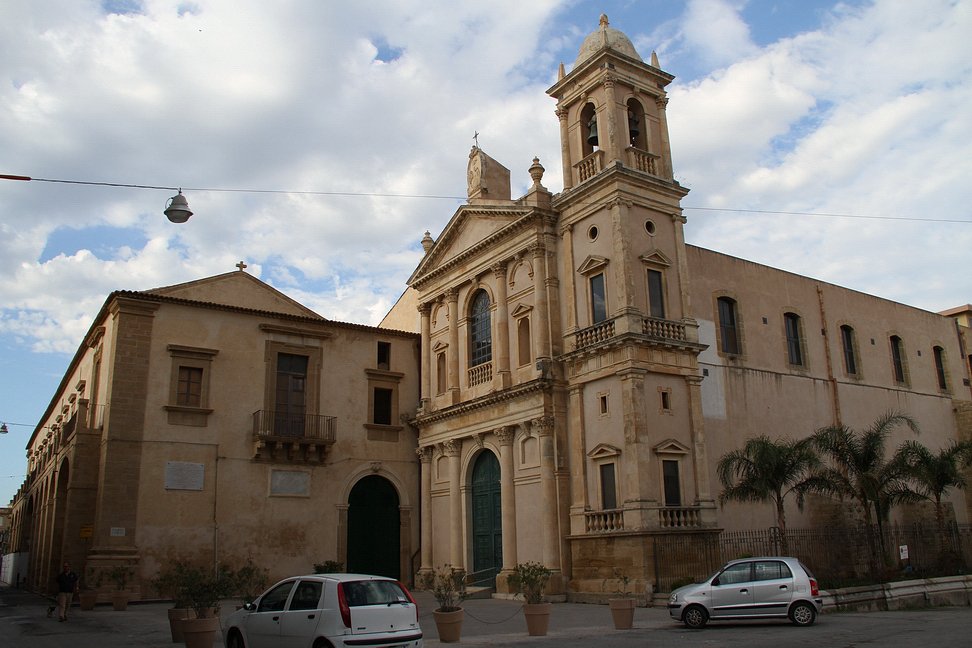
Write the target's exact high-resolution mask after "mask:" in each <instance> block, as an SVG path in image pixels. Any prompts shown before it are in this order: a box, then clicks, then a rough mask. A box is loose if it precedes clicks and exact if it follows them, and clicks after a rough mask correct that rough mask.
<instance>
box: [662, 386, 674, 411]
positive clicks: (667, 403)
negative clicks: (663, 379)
mask: <svg viewBox="0 0 972 648" xmlns="http://www.w3.org/2000/svg"><path fill="white" fill-rule="evenodd" d="M661 408H662V409H663V410H665V411H666V412H667V411H670V410H671V409H672V390H670V389H663V390H662V391H661Z"/></svg>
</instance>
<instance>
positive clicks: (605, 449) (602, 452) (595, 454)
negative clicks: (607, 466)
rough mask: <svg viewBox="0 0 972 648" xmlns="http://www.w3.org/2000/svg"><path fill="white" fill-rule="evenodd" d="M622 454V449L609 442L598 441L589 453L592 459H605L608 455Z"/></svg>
mask: <svg viewBox="0 0 972 648" xmlns="http://www.w3.org/2000/svg"><path fill="white" fill-rule="evenodd" d="M620 454H621V449H620V448H616V447H614V446H613V445H611V444H609V443H598V444H597V445H596V446H595V447H594V449H593V450H591V451H590V452H588V453H587V456H588V457H589V458H591V459H604V458H606V457H617V456H619V455H620Z"/></svg>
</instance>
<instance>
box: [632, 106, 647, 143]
mask: <svg viewBox="0 0 972 648" xmlns="http://www.w3.org/2000/svg"><path fill="white" fill-rule="evenodd" d="M627 108H628V111H627V116H628V119H627V123H628V144H629V145H630V146H633V147H634V148H636V149H641V150H642V151H648V129H647V128H646V124H645V108H644V106H642V105H641V102H640V101H638V100H637V99H628V104H627Z"/></svg>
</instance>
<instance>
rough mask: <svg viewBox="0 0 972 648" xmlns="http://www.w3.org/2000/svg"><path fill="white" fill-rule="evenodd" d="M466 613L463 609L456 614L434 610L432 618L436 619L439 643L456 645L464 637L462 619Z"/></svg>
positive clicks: (455, 612) (456, 611)
mask: <svg viewBox="0 0 972 648" xmlns="http://www.w3.org/2000/svg"><path fill="white" fill-rule="evenodd" d="M464 614H465V611H464V610H463V609H462V608H459V609H458V610H455V611H454V612H439V611H438V610H432V617H433V618H434V619H435V628H436V630H438V632H439V641H441V642H442V643H455V642H457V641H459V637H460V636H461V635H462V617H463V615H464Z"/></svg>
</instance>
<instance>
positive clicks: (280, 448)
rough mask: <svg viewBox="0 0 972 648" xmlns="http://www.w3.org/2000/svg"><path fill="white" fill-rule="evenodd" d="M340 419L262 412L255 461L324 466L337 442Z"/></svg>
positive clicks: (255, 434)
mask: <svg viewBox="0 0 972 648" xmlns="http://www.w3.org/2000/svg"><path fill="white" fill-rule="evenodd" d="M336 420H337V419H336V417H334V416H323V415H320V414H291V413H288V412H274V411H270V410H258V411H256V412H254V413H253V443H254V450H253V458H254V459H269V460H286V461H295V462H315V463H323V462H324V459H325V457H326V456H327V451H328V448H329V447H330V446H331V445H332V444H333V443H334V440H335V427H336V425H335V423H336Z"/></svg>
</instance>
